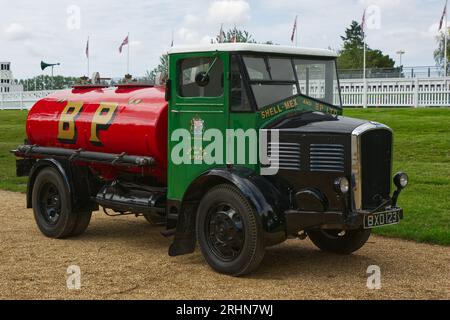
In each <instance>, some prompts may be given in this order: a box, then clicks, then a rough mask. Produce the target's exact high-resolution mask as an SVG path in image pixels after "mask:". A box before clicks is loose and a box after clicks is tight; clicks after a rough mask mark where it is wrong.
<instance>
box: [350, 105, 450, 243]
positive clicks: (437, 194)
mask: <svg viewBox="0 0 450 320" xmlns="http://www.w3.org/2000/svg"><path fill="white" fill-rule="evenodd" d="M345 115H346V116H349V117H355V118H362V119H368V120H373V121H378V122H381V123H384V124H386V125H388V126H390V127H391V128H392V129H394V131H395V149H394V157H395V160H394V170H395V171H394V172H396V171H400V170H402V171H405V172H407V173H408V175H409V178H410V186H409V187H408V188H407V189H406V190H404V192H403V193H402V195H401V196H400V201H399V205H400V206H402V207H403V208H404V209H405V219H404V220H403V221H402V223H401V224H399V225H397V226H392V227H386V228H381V229H377V230H375V232H376V233H377V234H380V235H388V236H395V237H401V238H405V239H410V240H416V241H420V242H430V243H436V244H443V245H450V109H417V110H414V109H393V110H392V109H391V110H386V109H369V110H352V109H347V110H346V111H345Z"/></svg>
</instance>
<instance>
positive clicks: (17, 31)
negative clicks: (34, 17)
mask: <svg viewBox="0 0 450 320" xmlns="http://www.w3.org/2000/svg"><path fill="white" fill-rule="evenodd" d="M4 32H5V36H6V39H7V40H10V41H20V40H27V39H31V38H32V34H31V32H29V31H28V30H27V29H26V28H25V27H24V26H23V25H21V24H20V23H11V24H10V25H9V26H8V27H6V29H5V31H4Z"/></svg>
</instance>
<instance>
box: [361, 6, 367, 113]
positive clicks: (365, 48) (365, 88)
mask: <svg viewBox="0 0 450 320" xmlns="http://www.w3.org/2000/svg"><path fill="white" fill-rule="evenodd" d="M365 26H366V11H365V10H364V15H363V22H362V34H363V40H364V41H363V45H364V49H363V55H364V57H363V81H364V93H363V108H364V109H366V108H367V70H366V69H367V61H366V59H367V58H366V56H367V52H366V51H367V45H366V31H365Z"/></svg>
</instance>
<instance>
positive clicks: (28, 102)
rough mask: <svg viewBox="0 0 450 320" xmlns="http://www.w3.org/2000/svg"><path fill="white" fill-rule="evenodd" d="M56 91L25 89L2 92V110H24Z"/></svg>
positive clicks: (0, 108) (0, 103) (0, 95)
mask: <svg viewBox="0 0 450 320" xmlns="http://www.w3.org/2000/svg"><path fill="white" fill-rule="evenodd" d="M52 92H55V91H49V90H48V91H23V92H9V93H0V110H6V109H11V110H24V109H29V108H31V107H32V106H33V104H34V103H36V101H38V100H40V99H42V98H44V97H46V96H47V95H49V94H50V93H52Z"/></svg>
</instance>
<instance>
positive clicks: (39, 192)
mask: <svg viewBox="0 0 450 320" xmlns="http://www.w3.org/2000/svg"><path fill="white" fill-rule="evenodd" d="M32 204H33V212H34V218H35V220H36V223H37V225H38V228H39V230H40V231H41V232H42V233H43V234H44V235H45V236H47V237H49V238H54V239H64V238H68V237H71V236H77V235H80V234H82V233H83V232H84V231H85V230H86V228H87V226H88V225H89V222H90V219H91V213H90V212H87V213H86V212H85V213H78V212H72V201H71V199H70V194H69V190H68V188H67V185H66V184H65V182H64V180H63V179H62V177H61V175H60V174H59V172H58V171H57V170H55V169H54V168H51V167H49V168H45V169H42V171H40V172H39V173H38V175H37V177H36V180H35V182H34V185H33V193H32Z"/></svg>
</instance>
